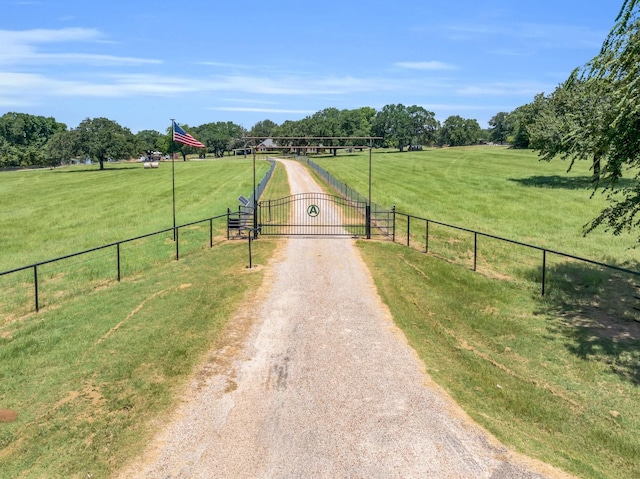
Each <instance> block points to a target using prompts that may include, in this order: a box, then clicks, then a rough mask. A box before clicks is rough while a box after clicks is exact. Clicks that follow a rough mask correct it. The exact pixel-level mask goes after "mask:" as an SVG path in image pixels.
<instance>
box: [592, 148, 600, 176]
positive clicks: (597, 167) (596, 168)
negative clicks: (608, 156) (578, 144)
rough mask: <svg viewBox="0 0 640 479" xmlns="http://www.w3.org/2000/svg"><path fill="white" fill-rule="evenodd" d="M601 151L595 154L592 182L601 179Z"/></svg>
mask: <svg viewBox="0 0 640 479" xmlns="http://www.w3.org/2000/svg"><path fill="white" fill-rule="evenodd" d="M600 156H601V154H600V153H596V154H594V155H593V175H592V176H591V182H592V183H597V182H598V181H600Z"/></svg>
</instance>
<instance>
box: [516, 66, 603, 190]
mask: <svg viewBox="0 0 640 479" xmlns="http://www.w3.org/2000/svg"><path fill="white" fill-rule="evenodd" d="M534 105H535V110H536V117H535V120H534V121H533V123H532V124H531V125H530V126H529V132H530V146H531V147H532V148H533V149H535V150H538V152H539V153H540V156H541V157H542V159H544V160H547V161H550V160H552V159H553V158H555V157H557V156H559V157H560V158H562V159H563V160H570V161H571V164H570V166H569V169H571V167H572V166H573V162H575V161H576V160H588V161H591V162H592V171H593V175H592V180H593V181H594V182H595V183H597V182H599V181H600V171H601V161H602V158H603V157H604V156H605V155H606V152H607V138H608V137H610V135H611V134H612V133H613V132H612V131H610V130H611V128H612V121H613V118H614V116H615V106H614V105H613V103H612V98H611V83H610V82H608V81H604V80H591V81H583V80H581V79H579V78H576V77H571V78H569V80H568V81H567V82H565V83H564V84H562V85H560V86H559V87H558V88H556V90H555V91H554V92H553V93H552V94H551V95H549V96H547V97H544V96H542V95H538V96H537V97H536V100H535V102H534Z"/></svg>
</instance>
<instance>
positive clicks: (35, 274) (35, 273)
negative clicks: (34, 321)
mask: <svg viewBox="0 0 640 479" xmlns="http://www.w3.org/2000/svg"><path fill="white" fill-rule="evenodd" d="M33 285H34V287H35V294H36V296H35V297H36V313H37V312H38V311H40V304H39V302H38V265H37V264H34V265H33Z"/></svg>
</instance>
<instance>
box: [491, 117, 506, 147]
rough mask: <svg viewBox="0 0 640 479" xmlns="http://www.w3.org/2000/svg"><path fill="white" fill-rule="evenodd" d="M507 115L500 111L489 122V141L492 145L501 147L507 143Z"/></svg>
mask: <svg viewBox="0 0 640 479" xmlns="http://www.w3.org/2000/svg"><path fill="white" fill-rule="evenodd" d="M508 116H509V114H508V113H506V112H504V111H502V112H500V113H496V115H495V116H494V117H493V118H491V119H490V120H489V126H490V127H491V128H490V129H489V140H490V141H492V142H493V143H499V144H501V145H503V144H504V143H505V142H506V141H507V136H508V133H509V124H508V121H507V118H508Z"/></svg>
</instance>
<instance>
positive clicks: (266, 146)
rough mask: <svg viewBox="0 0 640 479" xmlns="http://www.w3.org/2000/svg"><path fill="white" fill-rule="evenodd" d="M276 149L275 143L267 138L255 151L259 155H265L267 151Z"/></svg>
mask: <svg viewBox="0 0 640 479" xmlns="http://www.w3.org/2000/svg"><path fill="white" fill-rule="evenodd" d="M277 147H278V145H276V143H275V141H273V140H272V139H271V138H267V139H266V140H264V141H263V142H261V143H260V144H259V145H258V146H257V150H258V152H259V153H266V152H267V151H269V150H273V149H274V148H277Z"/></svg>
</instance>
